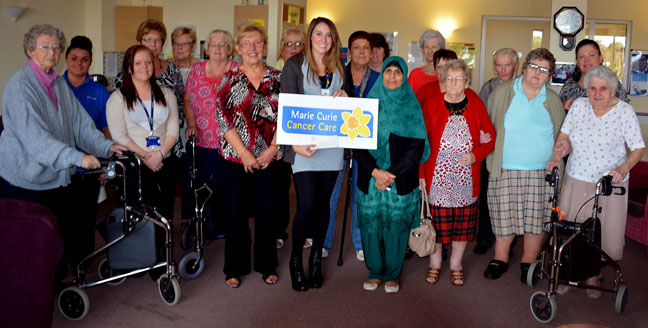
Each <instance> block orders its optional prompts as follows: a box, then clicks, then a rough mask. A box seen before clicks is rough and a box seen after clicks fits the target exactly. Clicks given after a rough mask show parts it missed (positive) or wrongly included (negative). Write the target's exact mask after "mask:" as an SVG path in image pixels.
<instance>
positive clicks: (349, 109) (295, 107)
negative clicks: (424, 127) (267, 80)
mask: <svg viewBox="0 0 648 328" xmlns="http://www.w3.org/2000/svg"><path fill="white" fill-rule="evenodd" d="M377 142H378V99H366V98H348V97H335V98H334V97H327V96H307V95H298V94H291V93H280V94H279V117H278V121H277V143H278V144H281V145H316V147H317V148H336V147H338V148H355V149H376V147H377Z"/></svg>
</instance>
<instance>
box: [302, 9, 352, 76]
mask: <svg viewBox="0 0 648 328" xmlns="http://www.w3.org/2000/svg"><path fill="white" fill-rule="evenodd" d="M319 23H324V24H326V25H328V27H329V29H330V30H331V38H332V39H333V44H332V45H331V49H329V51H328V52H327V53H326V54H325V55H324V58H323V61H324V66H325V67H326V69H327V70H328V71H329V72H331V73H334V72H335V71H337V72H338V73H339V74H340V77H342V80H344V70H343V68H342V63H341V62H340V58H339V54H340V35H339V34H338V32H337V28H335V24H333V22H332V21H331V20H330V19H328V18H326V17H317V18H313V20H312V21H311V22H310V25H309V26H308V32H306V46H305V47H304V55H305V58H306V59H307V60H308V66H309V67H310V73H311V74H309V75H310V78H311V79H312V80H313V82H317V81H318V76H317V75H318V74H317V72H318V69H317V63H316V62H315V58H313V51H312V49H311V48H312V44H311V37H312V36H313V30H314V29H315V26H317V24H319Z"/></svg>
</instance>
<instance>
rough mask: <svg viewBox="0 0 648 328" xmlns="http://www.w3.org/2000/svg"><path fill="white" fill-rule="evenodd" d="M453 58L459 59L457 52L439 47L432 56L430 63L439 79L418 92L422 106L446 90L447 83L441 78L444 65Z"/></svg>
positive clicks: (417, 96) (469, 90)
mask: <svg viewBox="0 0 648 328" xmlns="http://www.w3.org/2000/svg"><path fill="white" fill-rule="evenodd" d="M453 59H457V53H456V52H454V51H452V50H448V49H439V50H438V51H436V52H435V53H434V55H433V56H432V61H431V62H430V64H432V65H433V66H434V69H435V72H436V76H437V80H435V81H433V82H430V83H428V84H426V85H424V86H422V87H421V88H420V89H419V91H418V92H417V93H416V98H417V99H418V101H419V103H420V104H421V108H423V107H424V106H425V102H426V101H427V100H428V99H429V98H432V97H433V96H435V95H439V94H442V93H444V92H445V86H446V84H445V82H444V81H443V78H441V72H442V71H443V66H445V64H446V63H447V62H448V61H451V60H453ZM471 91H472V89H470V88H468V89H466V92H471Z"/></svg>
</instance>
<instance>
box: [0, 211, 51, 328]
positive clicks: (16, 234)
mask: <svg viewBox="0 0 648 328" xmlns="http://www.w3.org/2000/svg"><path fill="white" fill-rule="evenodd" d="M62 254H63V240H62V239H61V234H60V233H59V229H58V222H57V221H56V217H54V215H53V214H52V212H50V210H48V209H47V208H45V207H43V206H41V205H38V204H34V203H30V202H25V201H20V200H10V199H0V281H2V283H3V287H2V289H1V291H2V296H0V327H49V326H50V324H51V321H52V307H53V304H54V303H53V288H54V271H55V270H56V264H57V263H58V262H59V260H60V259H61V255H62Z"/></svg>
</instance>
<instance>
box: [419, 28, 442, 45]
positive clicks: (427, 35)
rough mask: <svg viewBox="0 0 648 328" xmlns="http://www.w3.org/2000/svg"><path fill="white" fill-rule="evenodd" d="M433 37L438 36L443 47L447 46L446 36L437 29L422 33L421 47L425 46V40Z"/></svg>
mask: <svg viewBox="0 0 648 328" xmlns="http://www.w3.org/2000/svg"><path fill="white" fill-rule="evenodd" d="M431 38H436V39H437V40H439V45H441V48H442V49H443V48H445V38H444V37H443V35H441V33H440V32H439V31H437V30H427V31H425V32H423V35H421V40H420V41H419V45H420V46H421V49H423V47H425V42H427V40H429V39H431Z"/></svg>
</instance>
